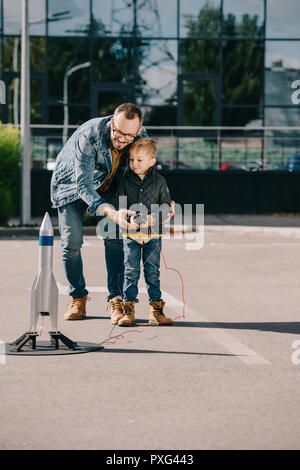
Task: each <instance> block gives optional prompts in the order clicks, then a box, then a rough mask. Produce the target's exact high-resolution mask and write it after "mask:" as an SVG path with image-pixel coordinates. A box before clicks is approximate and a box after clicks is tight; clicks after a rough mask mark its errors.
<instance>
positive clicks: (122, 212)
mask: <svg viewBox="0 0 300 470" xmlns="http://www.w3.org/2000/svg"><path fill="white" fill-rule="evenodd" d="M133 214H135V212H134V211H130V210H128V209H119V210H118V211H116V210H115V209H114V208H113V207H111V206H106V207H105V208H104V209H103V215H104V216H106V217H109V218H110V219H111V220H113V221H114V222H115V223H116V224H118V225H120V227H122V228H126V229H133V228H134V227H132V225H131V224H130V223H129V222H127V217H128V216H129V215H133Z"/></svg>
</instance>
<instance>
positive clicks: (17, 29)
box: [3, 0, 22, 34]
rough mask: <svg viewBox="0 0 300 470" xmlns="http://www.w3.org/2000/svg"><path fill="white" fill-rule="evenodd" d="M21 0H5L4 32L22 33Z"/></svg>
mask: <svg viewBox="0 0 300 470" xmlns="http://www.w3.org/2000/svg"><path fill="white" fill-rule="evenodd" d="M21 5H22V4H21V2H20V0H3V16H4V18H3V29H4V34H21Z"/></svg>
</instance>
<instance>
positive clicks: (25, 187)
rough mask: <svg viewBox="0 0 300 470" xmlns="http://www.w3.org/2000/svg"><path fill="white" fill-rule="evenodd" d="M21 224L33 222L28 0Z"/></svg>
mask: <svg viewBox="0 0 300 470" xmlns="http://www.w3.org/2000/svg"><path fill="white" fill-rule="evenodd" d="M21 152H22V162H21V164H22V174H21V208H20V209H21V210H20V213H21V214H20V215H21V217H20V221H21V225H25V224H27V225H28V224H30V222H31V178H30V176H31V175H30V170H31V168H30V167H31V165H30V160H31V159H30V156H31V151H30V69H29V41H28V0H22V37H21Z"/></svg>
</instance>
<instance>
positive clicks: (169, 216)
mask: <svg viewBox="0 0 300 470" xmlns="http://www.w3.org/2000/svg"><path fill="white" fill-rule="evenodd" d="M174 215H175V201H171V209H170V212H169V213H168V215H167V218H166V219H165V220H164V223H166V222H168V221H169V220H170V219H171V218H172V217H174Z"/></svg>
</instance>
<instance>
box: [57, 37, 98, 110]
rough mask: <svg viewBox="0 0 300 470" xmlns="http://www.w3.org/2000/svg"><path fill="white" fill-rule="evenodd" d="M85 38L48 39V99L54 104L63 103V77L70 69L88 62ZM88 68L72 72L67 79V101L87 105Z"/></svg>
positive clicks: (87, 44) (87, 41) (87, 45)
mask: <svg viewBox="0 0 300 470" xmlns="http://www.w3.org/2000/svg"><path fill="white" fill-rule="evenodd" d="M88 54H89V40H88V39H87V38H49V39H48V63H49V65H48V67H49V72H48V76H49V97H51V99H52V103H53V101H54V102H55V103H57V101H58V102H60V103H62V101H63V88H64V77H65V75H66V72H67V71H68V70H69V71H70V69H71V68H73V67H75V66H77V65H80V64H83V63H86V62H88V61H89V57H88ZM89 77H90V69H89V67H85V68H82V69H80V70H76V71H74V72H73V73H72V74H71V75H69V77H68V100H69V102H72V103H86V102H87V103H89V89H90V80H89Z"/></svg>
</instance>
